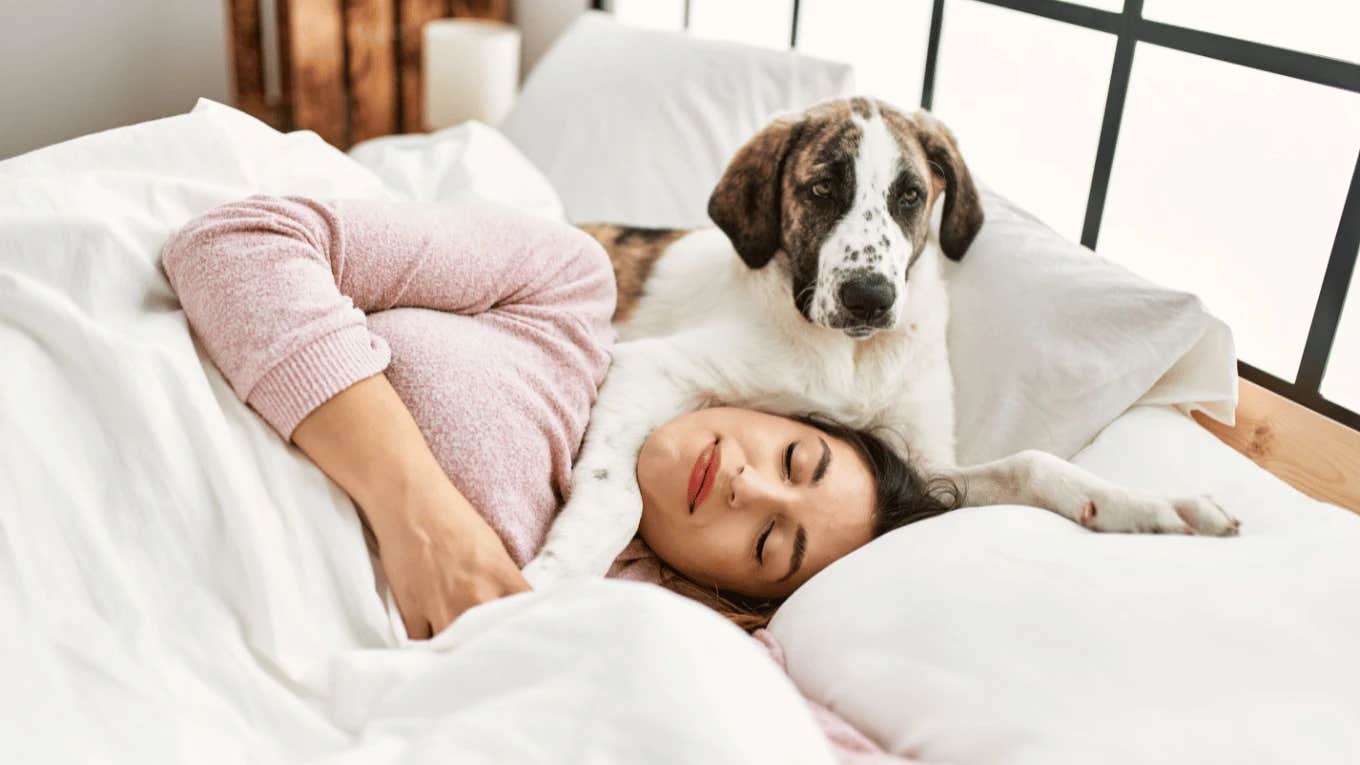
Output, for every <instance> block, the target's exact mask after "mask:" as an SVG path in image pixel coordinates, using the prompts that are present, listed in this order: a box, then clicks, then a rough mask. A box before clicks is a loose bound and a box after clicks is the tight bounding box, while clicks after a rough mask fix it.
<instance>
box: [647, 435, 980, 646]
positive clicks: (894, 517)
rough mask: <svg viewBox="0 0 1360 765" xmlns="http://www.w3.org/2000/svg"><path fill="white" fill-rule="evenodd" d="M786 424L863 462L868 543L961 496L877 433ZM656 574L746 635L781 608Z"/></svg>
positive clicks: (676, 575)
mask: <svg viewBox="0 0 1360 765" xmlns="http://www.w3.org/2000/svg"><path fill="white" fill-rule="evenodd" d="M790 419H792V420H796V421H798V422H801V423H803V424H804V425H809V426H811V427H814V428H817V429H818V430H820V431H822V432H823V433H825V434H826V435H828V436H831V437H832V438H837V439H840V440H841V441H844V442H846V443H848V444H850V446H851V447H853V448H854V450H855V451H856V452H857V453H858V454H859V455H860V457H862V458H863V459H864V464H865V465H867V466H868V468H869V475H870V477H871V478H872V480H873V482H874V524H873V528H872V532H871V533H872V536H873V538H875V539H877V538H878V537H880V536H883V535H884V534H886V533H888V532H889V531H892V530H893V529H899V528H901V527H903V526H906V525H907V524H910V523H915V522H917V521H922V520H925V519H926V518H933V517H935V516H937V515H940V514H941V513H945V512H948V511H949V510H953V509H954V508H956V507H958V506H959V503H960V501H961V499H962V496H961V493H960V491H959V487H958V486H957V485H956V484H955V483H954V482H953V481H951V480H949V479H948V478H945V477H942V476H937V477H923V476H922V475H921V474H920V473H918V472H917V471H916V469H915V468H913V467H912V466H911V464H909V463H908V462H907V461H906V460H903V459H902V458H901V457H899V456H898V454H897V452H895V451H893V449H892V447H890V446H889V445H888V442H887V441H886V440H885V439H884V438H883V437H881V436H880V435H879V434H878V432H874V431H869V430H856V429H854V428H850V427H847V426H845V425H841V424H840V423H838V422H834V421H832V420H830V419H827V418H826V417H822V416H820V415H810V414H809V415H798V416H794V417H791V418H790ZM880 432H881V431H880ZM661 572H662V573H661V584H662V586H664V587H666V588H667V589H669V590H670V591H672V592H674V593H676V594H678V595H683V596H685V597H687V598H690V599H691V600H696V601H698V602H700V603H703V604H704V605H706V606H708V607H709V608H712V609H713V610H714V611H717V612H718V613H720V614H722V615H723V616H724V617H726V618H727V620H728V621H730V622H732V623H733V624H735V625H737V626H738V627H741V628H742V629H744V630H746V631H747V632H752V631H755V630H758V629H760V628H762V627H764V626H766V625H767V624H769V622H770V618H771V617H773V616H774V612H775V611H776V610H777V609H778V608H779V606H780V605H782V604H783V602H784V599H783V598H762V597H755V596H751V595H746V594H743V593H739V592H732V591H729V590H720V589H717V588H715V587H705V586H703V585H701V584H699V583H698V582H695V581H694V580H692V579H689V578H688V577H686V576H684V575H683V574H681V573H680V572H678V571H676V570H675V569H673V568H671V567H670V566H667V565H666V564H665V563H664V562H663V563H662V565H661Z"/></svg>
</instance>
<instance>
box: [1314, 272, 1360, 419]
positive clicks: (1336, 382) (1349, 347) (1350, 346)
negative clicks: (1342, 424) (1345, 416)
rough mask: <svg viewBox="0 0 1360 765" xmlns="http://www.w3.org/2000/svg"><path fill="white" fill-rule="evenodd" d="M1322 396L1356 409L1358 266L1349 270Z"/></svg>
mask: <svg viewBox="0 0 1360 765" xmlns="http://www.w3.org/2000/svg"><path fill="white" fill-rule="evenodd" d="M1322 397H1323V398H1325V399H1327V400H1329V401H1335V402H1336V403H1338V404H1340V405H1342V406H1344V407H1346V408H1347V409H1349V410H1351V411H1352V412H1360V268H1356V269H1355V271H1354V272H1352V273H1351V289H1350V292H1347V293H1346V307H1345V308H1344V309H1342V311H1341V323H1340V324H1339V325H1338V326H1337V329H1336V338H1335V340H1333V342H1332V354H1331V357H1330V358H1328V359H1327V374H1325V375H1323V377H1322Z"/></svg>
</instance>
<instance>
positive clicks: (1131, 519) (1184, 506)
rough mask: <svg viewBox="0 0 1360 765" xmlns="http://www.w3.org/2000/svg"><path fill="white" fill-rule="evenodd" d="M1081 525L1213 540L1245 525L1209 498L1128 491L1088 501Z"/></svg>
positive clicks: (1117, 531) (1114, 530)
mask: <svg viewBox="0 0 1360 765" xmlns="http://www.w3.org/2000/svg"><path fill="white" fill-rule="evenodd" d="M1078 522H1080V523H1081V525H1083V526H1085V527H1086V528H1088V529H1091V530H1092V531H1105V532H1116V533H1132V534H1139V533H1142V534H1198V535H1201V536H1212V537H1231V536H1236V535H1237V532H1238V529H1239V528H1240V527H1241V525H1242V524H1241V522H1240V521H1238V520H1237V519H1236V518H1233V517H1232V516H1230V515H1228V513H1227V512H1226V511H1225V510H1224V509H1223V508H1222V507H1219V506H1218V503H1216V502H1214V501H1213V499H1211V498H1210V497H1208V496H1207V495H1201V496H1198V497H1180V498H1176V499H1162V498H1160V497H1141V496H1138V495H1135V494H1132V493H1125V492H1119V493H1110V494H1105V495H1102V496H1099V497H1091V498H1089V499H1088V500H1087V501H1086V504H1085V505H1084V506H1083V507H1082V509H1081V513H1080V514H1079V515H1078Z"/></svg>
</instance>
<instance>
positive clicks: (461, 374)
mask: <svg viewBox="0 0 1360 765" xmlns="http://www.w3.org/2000/svg"><path fill="white" fill-rule="evenodd" d="M162 262H163V264H164V266H165V271H166V274H167V275H168V276H169V278H170V283H171V285H172V286H173V287H174V288H175V292H177V293H178V294H179V299H180V303H181V304H182V305H183V307H184V312H185V315H186V316H188V318H189V323H190V324H191V325H192V326H193V328H194V330H195V332H196V333H197V334H198V337H199V339H200V341H201V342H202V344H203V347H204V349H205V350H206V351H207V353H208V356H209V357H210V358H211V359H212V360H213V362H214V363H215V364H216V365H217V367H218V368H219V369H220V370H221V371H222V374H223V375H224V376H225V377H226V378H227V381H228V382H229V383H230V384H231V386H232V390H234V391H235V392H236V395H237V396H239V397H240V398H241V399H242V400H243V401H245V402H246V403H247V404H249V405H250V406H251V407H253V408H254V409H255V410H256V411H257V412H259V413H260V415H261V416H263V417H264V419H265V420H266V421H267V422H268V423H269V424H270V425H271V426H273V428H274V429H275V430H276V431H278V433H279V435H280V436H282V437H283V438H284V439H285V440H288V439H290V438H291V436H292V433H293V429H294V428H296V427H297V424H298V423H299V422H300V421H301V420H302V419H303V418H304V417H306V416H307V415H308V414H309V413H310V412H311V411H312V410H313V409H315V408H316V407H318V406H320V405H321V404H323V403H325V402H326V401H327V400H328V399H330V398H331V397H332V396H334V395H335V394H337V393H339V392H340V391H342V390H344V389H345V388H348V387H349V386H350V385H353V384H354V383H356V382H358V381H360V380H362V379H364V378H366V377H370V376H372V375H375V374H378V373H379V372H384V371H385V372H386V374H387V377H388V378H389V379H390V380H391V382H392V387H394V388H395V389H396V391H397V394H398V395H399V396H400V397H401V399H402V401H403V402H404V403H405V404H406V406H407V408H409V409H410V410H411V413H412V415H413V416H414V418H415V421H416V423H417V424H418V425H419V427H420V430H421V433H422V434H424V436H425V440H426V441H427V442H428V443H429V445H430V448H431V451H432V452H433V453H434V456H435V458H436V459H437V460H438V461H439V464H440V466H441V467H442V468H443V469H444V472H446V473H447V474H448V475H449V477H450V478H451V479H452V480H453V483H454V485H456V486H457V487H458V489H459V491H461V492H462V493H463V495H464V496H465V497H467V498H468V501H469V502H471V503H472V505H473V506H474V507H476V508H478V509H479V510H480V511H481V512H482V514H483V515H484V516H485V517H486V520H487V522H488V523H489V524H490V525H491V527H492V528H494V529H495V530H496V532H497V533H498V534H499V535H500V537H501V539H502V540H503V541H504V542H505V546H506V548H507V549H508V550H509V551H510V555H511V556H512V557H513V558H514V559H515V561H516V562H517V563H519V564H520V565H521V566H523V565H524V564H525V563H527V562H528V561H529V560H530V559H532V558H533V556H534V554H535V553H536V552H537V551H538V548H539V547H540V546H541V545H542V543H543V539H544V537H545V535H546V533H547V530H548V525H549V523H551V521H552V518H553V516H554V514H555V513H556V510H557V507H558V506H559V505H560V503H561V498H562V497H564V496H565V495H566V493H567V492H568V490H569V486H570V477H571V464H572V458H573V457H574V456H575V454H576V452H577V450H578V448H579V447H580V444H581V437H582V436H583V435H584V433H585V427H586V420H587V418H588V417H589V415H590V407H591V405H592V404H593V403H594V400H595V394H596V391H597V389H598V387H599V384H600V382H601V381H602V380H603V379H604V373H605V370H606V369H607V368H608V366H609V359H610V356H609V352H610V349H611V347H612V344H613V341H614V331H613V329H612V328H611V326H610V323H609V320H610V316H611V315H612V314H613V312H614V300H615V286H614V277H613V271H612V269H611V268H610V265H609V259H608V257H607V256H606V255H605V253H604V251H603V250H602V249H601V248H600V246H599V245H598V244H597V243H596V242H595V240H594V239H591V238H590V237H589V236H587V235H586V234H584V233H582V232H580V231H578V230H576V229H573V228H569V227H567V226H562V225H558V224H554V223H550V222H547V221H543V220H540V219H538V218H533V217H530V216H527V215H523V214H520V213H515V212H511V211H508V210H504V209H500V208H494V207H487V206H477V205H457V206H454V205H433V204H412V203H401V204H392V203H385V202H366V201H337V202H319V201H316V200H312V199H302V198H292V197H290V198H275V197H258V196H257V197H251V198H249V199H246V200H243V201H240V202H235V203H232V204H227V205H222V206H221V207H218V208H216V209H214V210H212V211H210V212H208V213H207V214H205V215H203V216H202V217H200V218H198V219H196V220H194V221H191V222H190V223H189V224H188V225H186V226H185V227H184V228H183V229H181V230H180V232H179V233H178V234H176V235H175V236H174V237H173V238H172V239H171V240H170V241H169V242H168V243H167V244H166V246H165V249H164V251H163V253H162ZM656 572H657V566H656V563H655V560H654V559H651V558H650V555H649V554H648V553H647V552H646V550H645V546H643V545H641V543H636V544H635V545H634V546H632V547H630V549H629V550H628V551H626V552H625V554H624V555H622V556H620V559H619V563H618V564H616V565H615V569H614V571H613V572H612V573H613V574H614V575H623V576H627V577H628V578H632V579H643V580H648V579H651V580H655V577H656ZM757 638H758V639H760V640H761V642H762V643H763V644H764V645H766V647H767V648H768V649H769V651H770V654H771V657H772V658H774V659H775V660H776V661H777V662H779V663H780V664H781V665H782V663H783V656H782V654H781V652H780V651H779V649H778V645H777V643H775V642H774V640H773V637H772V636H771V635H770V634H769V633H768V632H764V631H762V632H761V633H757ZM808 703H809V705H810V706H811V708H812V711H813V713H814V715H815V716H816V718H817V720H818V722H819V723H820V724H821V726H822V729H823V730H824V731H825V732H826V733H827V735H828V737H829V738H830V740H831V742H832V743H833V744H834V745H835V746H836V748H837V750H838V754H839V755H840V758H841V760H842V762H845V763H864V764H865V765H867V764H868V763H877V762H885V763H887V762H896V763H901V762H904V761H903V760H901V759H898V758H895V757H892V756H891V755H887V754H885V753H884V752H883V751H882V750H881V749H880V748H879V747H878V746H877V745H875V744H874V743H873V742H872V741H871V740H869V739H868V738H866V737H865V736H863V735H862V734H860V733H859V732H858V731H856V730H855V729H854V728H853V727H851V726H850V725H849V724H848V723H846V722H845V721H844V720H842V719H841V718H839V717H838V716H836V715H835V714H834V713H833V712H831V711H830V710H829V709H827V708H825V707H822V706H821V705H819V704H816V703H814V702H811V701H809V702H808Z"/></svg>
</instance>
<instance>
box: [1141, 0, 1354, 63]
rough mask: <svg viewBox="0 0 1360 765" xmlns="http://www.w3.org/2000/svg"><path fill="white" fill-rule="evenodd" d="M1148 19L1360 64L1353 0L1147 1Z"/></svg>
mask: <svg viewBox="0 0 1360 765" xmlns="http://www.w3.org/2000/svg"><path fill="white" fill-rule="evenodd" d="M1143 18H1147V19H1152V20H1154V21H1161V22H1164V23H1167V24H1175V25H1177V26H1182V27H1190V28H1192V29H1199V30H1203V31H1205V32H1212V33H1214V34H1220V35H1227V36H1228V37H1236V38H1239V39H1242V40H1251V41H1253V42H1259V43H1265V44H1267V45H1274V46H1276V47H1279V48H1289V49H1291V50H1298V51H1303V52H1305V53H1313V54H1316V55H1319V56H1326V57H1328V58H1334V59H1338V60H1341V61H1354V62H1360V42H1357V40H1358V39H1360V3H1357V2H1354V0H1289V2H1256V3H1244V2H1242V0H1145V1H1144V3H1143Z"/></svg>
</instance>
